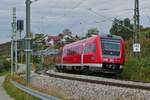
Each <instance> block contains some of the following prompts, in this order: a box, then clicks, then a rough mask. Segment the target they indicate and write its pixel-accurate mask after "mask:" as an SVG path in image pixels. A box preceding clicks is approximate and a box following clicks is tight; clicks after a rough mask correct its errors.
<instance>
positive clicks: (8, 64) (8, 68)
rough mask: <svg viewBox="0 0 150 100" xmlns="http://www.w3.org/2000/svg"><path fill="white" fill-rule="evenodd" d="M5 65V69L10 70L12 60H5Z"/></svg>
mask: <svg viewBox="0 0 150 100" xmlns="http://www.w3.org/2000/svg"><path fill="white" fill-rule="evenodd" d="M3 66H4V69H5V70H10V66H11V62H10V61H7V60H5V61H4V62H3Z"/></svg>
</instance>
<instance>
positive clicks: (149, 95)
mask: <svg viewBox="0 0 150 100" xmlns="http://www.w3.org/2000/svg"><path fill="white" fill-rule="evenodd" d="M62 74H63V73H62ZM68 76H70V77H72V75H71V74H68ZM76 76H77V77H80V78H85V77H87V78H88V79H93V80H95V79H96V80H101V81H102V80H103V81H106V82H107V81H109V79H106V78H98V77H93V76H84V75H76ZM76 76H74V77H76ZM110 80H111V81H113V79H110ZM114 81H116V82H117V80H114ZM118 82H119V83H120V84H121V82H122V83H123V84H125V82H124V81H120V80H118ZM126 82H127V83H129V84H135V85H136V84H139V85H143V86H144V85H145V84H146V85H147V86H148V85H150V84H149V83H138V82H130V81H126ZM32 84H33V85H34V86H38V87H41V88H45V89H49V90H57V91H58V92H63V93H64V94H65V96H64V98H65V99H67V100H68V99H69V100H72V99H75V100H82V99H83V100H150V91H149V90H144V89H138V88H130V87H122V86H112V85H108V84H107V83H106V84H97V83H89V82H83V81H79V80H70V79H63V78H58V77H53V76H47V75H36V74H35V75H34V77H33V78H32Z"/></svg>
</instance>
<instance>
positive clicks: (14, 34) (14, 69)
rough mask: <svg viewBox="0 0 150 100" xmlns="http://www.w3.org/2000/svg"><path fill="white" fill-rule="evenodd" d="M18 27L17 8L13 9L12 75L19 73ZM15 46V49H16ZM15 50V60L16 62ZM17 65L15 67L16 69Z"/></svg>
mask: <svg viewBox="0 0 150 100" xmlns="http://www.w3.org/2000/svg"><path fill="white" fill-rule="evenodd" d="M16 34H17V27H16V8H13V22H12V41H11V73H12V74H13V72H14V71H15V72H16V71H17V41H16V40H17V37H16V36H17V35H16ZM14 46H15V47H14ZM14 50H15V60H14ZM14 63H15V67H14Z"/></svg>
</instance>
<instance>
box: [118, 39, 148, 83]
mask: <svg viewBox="0 0 150 100" xmlns="http://www.w3.org/2000/svg"><path fill="white" fill-rule="evenodd" d="M119 77H120V78H121V79H125V80H133V81H142V82H150V39H146V38H143V39H142V41H141V55H140V58H139V59H135V57H134V56H133V53H132V40H128V41H126V61H125V66H124V70H123V72H122V73H121V75H120V76H119Z"/></svg>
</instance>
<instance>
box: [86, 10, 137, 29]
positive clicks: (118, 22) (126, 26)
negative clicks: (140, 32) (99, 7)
mask: <svg viewBox="0 0 150 100" xmlns="http://www.w3.org/2000/svg"><path fill="white" fill-rule="evenodd" d="M88 10H89V11H90V12H92V13H94V14H96V15H98V16H101V17H103V18H105V19H106V20H109V21H113V20H112V19H111V18H108V17H106V16H104V15H101V14H99V13H97V12H95V11H94V10H92V8H89V9H88ZM116 23H117V24H119V25H121V26H122V27H124V28H126V29H128V30H129V31H131V32H134V31H133V29H131V28H129V27H127V26H125V25H123V24H121V23H119V22H116Z"/></svg>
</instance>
